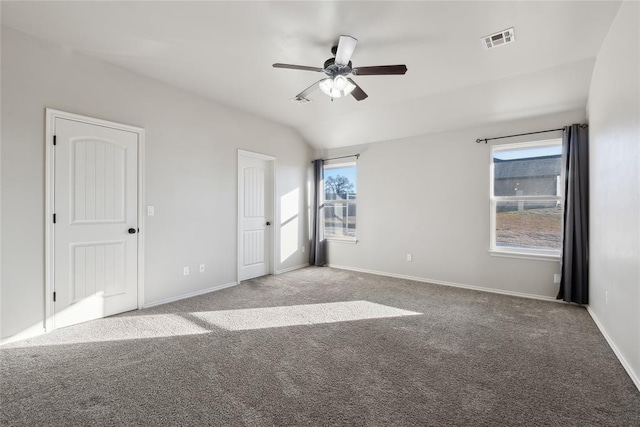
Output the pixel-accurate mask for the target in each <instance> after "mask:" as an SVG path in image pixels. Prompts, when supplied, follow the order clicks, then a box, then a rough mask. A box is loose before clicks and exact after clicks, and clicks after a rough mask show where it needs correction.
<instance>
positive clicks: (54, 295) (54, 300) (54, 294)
mask: <svg viewBox="0 0 640 427" xmlns="http://www.w3.org/2000/svg"><path fill="white" fill-rule="evenodd" d="M53 302H56V293H55V292H54V293H53Z"/></svg>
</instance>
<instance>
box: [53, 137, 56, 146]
mask: <svg viewBox="0 0 640 427" xmlns="http://www.w3.org/2000/svg"><path fill="white" fill-rule="evenodd" d="M53 145H56V136H55V135H53Z"/></svg>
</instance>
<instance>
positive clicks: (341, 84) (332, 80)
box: [273, 36, 407, 104]
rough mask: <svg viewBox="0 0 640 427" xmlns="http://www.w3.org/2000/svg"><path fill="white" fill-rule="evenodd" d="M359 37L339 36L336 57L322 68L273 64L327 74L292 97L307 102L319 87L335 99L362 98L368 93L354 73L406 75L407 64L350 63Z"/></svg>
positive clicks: (335, 50)
mask: <svg viewBox="0 0 640 427" xmlns="http://www.w3.org/2000/svg"><path fill="white" fill-rule="evenodd" d="M357 43H358V39H356V38H354V37H351V36H340V40H339V41H338V45H337V46H333V47H332V48H331V53H332V54H333V55H335V58H329V59H327V60H326V61H325V62H324V67H323V68H318V67H308V66H306V65H293V64H281V63H276V64H273V68H288V69H292V70H303V71H313V72H322V73H325V74H326V75H327V76H328V77H325V78H323V79H321V80H319V81H317V82H316V83H314V84H312V85H311V86H309V87H308V88H306V89H305V90H303V91H302V92H300V93H299V94H297V95H296V96H295V97H294V98H292V99H291V100H292V101H294V102H296V103H299V104H304V103H306V102H309V101H311V100H310V99H309V98H307V95H309V94H310V93H311V92H313V91H314V90H316V89H317V88H320V90H321V91H322V92H323V93H324V94H326V95H327V96H329V97H330V98H331V100H332V101H333V100H334V99H335V98H342V97H344V96H348V95H351V96H353V97H354V98H355V100H356V101H362V100H363V99H366V98H367V97H368V96H369V95H367V94H366V93H365V91H364V90H362V88H361V87H360V86H358V84H357V83H356V82H354V81H353V80H352V79H351V78H349V77H348V76H349V75H354V76H382V75H394V74H395V75H403V74H405V73H406V72H407V66H406V65H404V64H403V65H378V66H372V67H358V68H353V67H352V65H351V56H352V55H353V51H354V50H355V48H356V44H357Z"/></svg>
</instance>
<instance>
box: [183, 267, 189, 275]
mask: <svg viewBox="0 0 640 427" xmlns="http://www.w3.org/2000/svg"><path fill="white" fill-rule="evenodd" d="M182 275H183V276H188V275H189V267H185V268H183V269H182Z"/></svg>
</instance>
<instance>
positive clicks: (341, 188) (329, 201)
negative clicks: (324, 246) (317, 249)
mask: <svg viewBox="0 0 640 427" xmlns="http://www.w3.org/2000/svg"><path fill="white" fill-rule="evenodd" d="M357 194H358V188H357V181H356V164H355V163H353V162H351V163H336V164H326V165H325V166H324V236H325V238H327V239H332V238H333V239H347V240H354V239H355V238H356V204H357Z"/></svg>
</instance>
